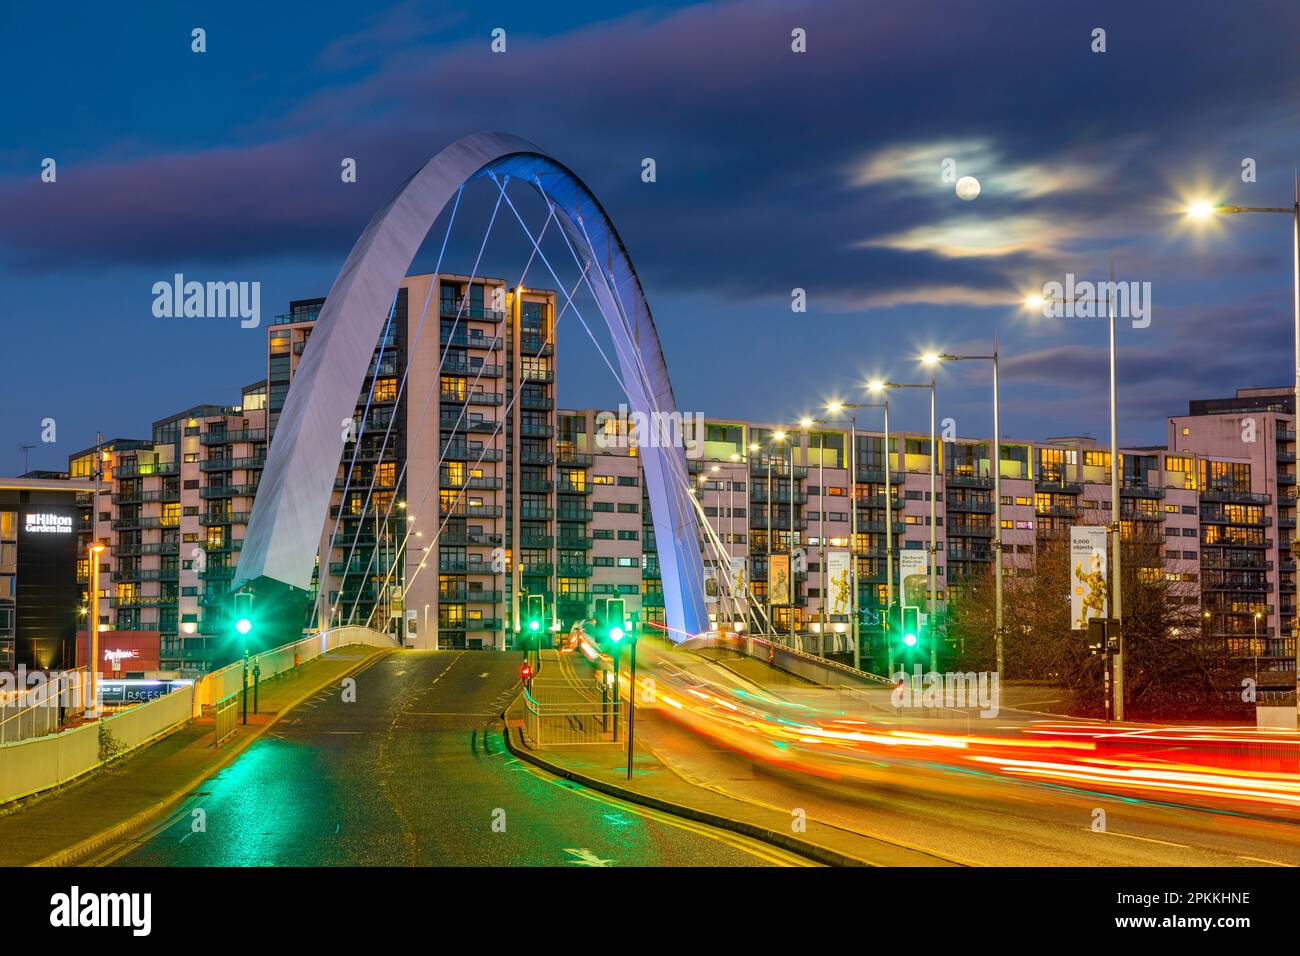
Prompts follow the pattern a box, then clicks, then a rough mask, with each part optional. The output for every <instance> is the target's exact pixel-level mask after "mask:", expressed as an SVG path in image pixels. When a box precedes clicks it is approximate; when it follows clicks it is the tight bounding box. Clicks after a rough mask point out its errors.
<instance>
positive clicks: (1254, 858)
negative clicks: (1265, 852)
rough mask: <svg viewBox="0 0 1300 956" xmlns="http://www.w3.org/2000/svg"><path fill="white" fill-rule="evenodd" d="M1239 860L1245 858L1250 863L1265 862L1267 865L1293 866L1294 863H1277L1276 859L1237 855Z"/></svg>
mask: <svg viewBox="0 0 1300 956" xmlns="http://www.w3.org/2000/svg"><path fill="white" fill-rule="evenodd" d="M1237 859H1239V860H1247V861H1249V862H1251V863H1265V864H1267V865H1269V866H1295V864H1294V863H1279V862H1277V860H1265V859H1262V858H1260V857H1258V856H1238V857H1237Z"/></svg>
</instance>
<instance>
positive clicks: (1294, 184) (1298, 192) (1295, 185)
mask: <svg viewBox="0 0 1300 956" xmlns="http://www.w3.org/2000/svg"><path fill="white" fill-rule="evenodd" d="M1248 212H1260V213H1272V214H1274V215H1283V216H1290V217H1291V312H1292V319H1293V323H1294V327H1295V330H1294V334H1295V400H1296V407H1295V413H1296V414H1295V418H1296V421H1300V175H1296V174H1294V173H1293V174H1292V181H1291V205H1290V206H1238V205H1235V204H1231V203H1211V202H1209V201H1207V200H1199V201H1197V202H1193V203H1192V204H1191V205H1190V206H1188V207H1187V215H1188V217H1189V218H1191V219H1194V220H1200V221H1205V220H1208V219H1210V218H1211V217H1213V216H1214V215H1215V214H1216V213H1224V214H1234V213H1248ZM1291 554H1292V556H1296V555H1300V530H1298V531H1297V532H1296V537H1295V538H1294V539H1293V540H1292V542H1291ZM1291 634H1292V644H1293V645H1294V654H1295V661H1296V666H1295V675H1296V682H1297V683H1296V706H1297V713H1300V627H1297V626H1296V623H1295V622H1293V624H1292V628H1291Z"/></svg>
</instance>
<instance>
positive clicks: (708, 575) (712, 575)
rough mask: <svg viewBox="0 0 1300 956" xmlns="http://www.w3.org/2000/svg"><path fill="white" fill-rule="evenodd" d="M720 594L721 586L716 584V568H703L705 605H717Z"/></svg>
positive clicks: (707, 566)
mask: <svg viewBox="0 0 1300 956" xmlns="http://www.w3.org/2000/svg"><path fill="white" fill-rule="evenodd" d="M720 593H721V585H720V584H719V583H718V568H717V566H716V565H713V564H706V565H705V566H704V602H705V603H706V604H717V603H718V596H719V594H720Z"/></svg>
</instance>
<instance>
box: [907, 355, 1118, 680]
mask: <svg viewBox="0 0 1300 956" xmlns="http://www.w3.org/2000/svg"><path fill="white" fill-rule="evenodd" d="M928 358H929V361H930V363H931V364H934V365H937V364H938V363H939V362H992V363H993V453H992V455H990V458H991V459H992V465H993V574H994V577H996V579H997V580H996V582H995V583H994V589H993V594H994V603H993V608H994V611H993V640H994V644H995V645H996V647H997V675H998V680H999V681H1001V680H1002V665H1003V653H1002V651H1003V648H1002V430H1001V422H1000V420H999V417H998V350H997V349H994V350H993V354H992V355H947V354H939V355H930V356H928ZM1112 465H1113V463H1112Z"/></svg>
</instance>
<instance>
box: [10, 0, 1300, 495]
mask: <svg viewBox="0 0 1300 956" xmlns="http://www.w3.org/2000/svg"><path fill="white" fill-rule="evenodd" d="M196 27H199V28H202V29H204V30H205V31H206V45H207V49H206V52H203V53H196V52H193V50H192V49H191V45H192V35H191V31H192V30H193V29H194V28H196ZM498 28H499V29H502V30H504V31H505V38H506V50H505V52H504V53H494V52H493V51H492V49H491V44H492V32H493V30H495V29H498ZM1098 28H1100V29H1103V30H1104V31H1105V50H1104V52H1095V51H1094V47H1095V46H1096V44H1097V41H1096V40H1095V38H1094V31H1095V30H1097V29H1098ZM1297 28H1300V6H1297V5H1296V4H1294V3H1292V2H1281V0H1246V2H1241V3H1233V4H1187V3H1185V2H1166V0H1149V2H1143V3H1138V4H1135V3H1132V2H1120V3H1112V2H1098V3H1089V4H1078V3H1065V2H1059V0H1049V2H1045V0H998V2H994V3H991V4H981V5H978V6H974V5H972V4H970V3H969V2H968V0H907V2H902V0H899V2H894V0H890V2H881V0H873V2H870V3H863V2H861V0H825V2H791V0H739V2H717V3H692V4H672V3H661V4H655V5H651V6H644V5H638V4H621V5H620V4H611V3H599V4H597V3H585V2H583V3H564V4H538V3H515V2H503V3H496V4H492V5H481V4H469V3H464V4H438V3H428V2H422V3H413V2H399V3H393V4H388V5H383V4H355V3H331V2H327V0H318V2H313V3H297V2H284V3H276V4H267V3H261V4H252V3H242V2H224V3H190V4H185V5H183V9H182V5H178V4H168V3H150V2H140V3H133V4H129V5H119V6H110V5H101V4H89V3H85V4H81V5H76V4H74V5H73V7H72V8H69V9H68V11H67V12H66V15H61V16H59V17H57V18H51V17H50V16H49V14H48V12H47V11H45V10H44V9H42V8H40V7H39V5H32V4H7V5H4V6H2V7H0V51H2V52H3V56H0V88H3V89H5V90H6V91H8V93H9V94H10V95H9V96H8V97H7V101H6V106H5V122H4V130H3V132H2V133H0V322H2V323H3V339H0V382H2V383H3V391H2V392H0V396H2V399H0V400H2V401H3V408H4V410H5V414H3V415H0V474H16V473H18V472H20V471H21V470H22V469H23V467H24V465H23V463H24V460H25V459H24V456H23V455H22V454H21V453H20V452H19V446H20V445H23V444H32V445H35V446H36V447H34V448H32V449H31V450H30V466H31V467H32V468H63V467H66V463H67V456H68V455H69V454H70V453H72V452H75V451H78V450H80V449H82V448H85V447H86V446H87V445H90V444H92V443H93V441H94V434H95V432H96V431H97V430H98V431H102V432H104V433H105V434H106V435H109V436H110V437H114V436H124V437H146V436H147V435H148V433H149V427H150V424H151V422H153V421H154V420H155V419H159V418H162V417H164V416H166V415H168V414H171V413H173V412H176V411H179V410H181V409H184V408H186V407H188V406H190V405H194V404H198V403H202V402H211V403H233V402H236V401H237V400H238V396H239V388H240V387H241V386H243V385H246V384H248V383H250V382H253V381H256V380H258V379H260V378H261V377H263V375H264V374H265V368H264V366H265V335H266V332H265V321H266V320H268V319H269V318H270V316H273V315H274V314H276V313H278V312H284V311H287V306H288V302H289V300H290V299H294V298H303V297H310V296H318V295H324V294H325V293H326V291H328V289H329V287H330V284H331V283H332V282H333V279H334V276H335V275H336V274H337V272H338V269H339V267H340V266H341V264H342V263H343V261H344V259H345V258H346V256H347V254H348V251H349V250H350V248H351V246H352V244H353V242H355V240H356V238H357V236H358V235H359V234H360V232H361V230H362V229H363V228H364V227H365V224H366V222H367V221H368V220H369V219H370V217H371V216H372V215H373V213H374V212H375V210H376V209H378V208H379V207H380V206H381V205H382V204H383V203H385V202H386V201H387V200H388V199H389V198H391V196H392V195H394V194H395V192H396V191H397V190H398V188H399V187H400V186H401V184H402V183H403V182H404V181H405V179H406V178H407V177H409V176H410V175H411V174H412V173H414V172H415V171H416V170H417V169H418V168H419V167H420V166H421V165H423V164H424V163H425V162H426V161H427V160H428V159H429V157H431V156H432V155H434V154H435V153H436V152H437V151H438V150H440V149H441V148H443V147H444V146H446V145H448V144H449V143H451V142H453V141H455V140H456V139H457V138H458V137H460V136H463V135H465V134H467V133H470V132H474V131H478V130H500V131H504V132H510V133H514V134H516V135H519V136H521V137H523V138H525V139H527V140H530V141H532V142H534V143H536V144H538V145H539V146H540V147H542V148H543V149H545V150H546V151H547V152H549V153H550V154H551V155H553V156H555V157H556V158H557V159H559V160H560V161H561V162H563V163H564V164H565V165H567V166H568V167H569V168H570V169H572V170H574V171H575V172H576V173H577V174H578V175H579V176H580V177H581V178H582V179H583V180H584V181H585V182H586V183H587V184H588V185H589V186H590V187H591V189H592V191H593V192H594V193H595V194H596V195H597V196H598V197H599V198H600V200H601V201H602V203H603V204H604V206H605V208H606V210H607V211H608V213H609V215H610V217H611V218H612V220H613V221H614V223H615V225H616V226H617V228H618V230H619V231H620V233H621V234H622V237H623V239H624V242H625V244H626V246H627V248H628V250H629V252H630V254H631V257H632V260H633V262H634V263H635V266H636V269H637V272H638V274H639V275H640V278H641V282H642V285H643V287H644V289H645V291H646V294H647V297H648V299H649V302H650V305H651V308H652V309H653V312H654V315H655V319H656V323H657V325H658V328H659V332H660V337H661V340H662V341H663V345H664V352H665V356H666V358H667V362H668V368H669V371H670V373H671V376H672V379H673V384H674V390H675V393H676V397H677V401H678V405H679V407H680V408H681V409H683V410H684V411H689V412H704V413H705V414H707V415H709V416H711V417H731V416H734V417H745V418H754V419H760V420H765V421H777V422H779V421H794V420H796V419H797V418H799V417H800V416H802V415H805V414H810V413H811V414H816V413H817V411H818V410H819V408H820V407H822V406H823V404H824V403H825V402H826V401H828V400H830V399H841V400H848V401H853V400H861V399H862V397H863V393H862V386H863V383H864V382H866V381H867V380H869V379H871V378H876V377H881V378H888V379H891V380H893V381H923V380H928V372H927V371H925V370H923V369H921V368H920V367H919V366H918V365H917V364H916V361H915V357H916V355H917V354H918V353H920V352H922V351H926V350H931V349H938V350H943V351H947V352H952V353H968V354H984V353H987V352H989V351H990V350H991V349H992V348H994V347H995V344H996V348H997V349H998V350H999V353H1000V355H1001V357H1002V362H1001V372H1002V386H1003V387H1002V405H1003V407H1002V416H1003V434H1004V435H1006V436H1008V437H1011V438H1022V439H1042V438H1047V437H1050V436H1057V435H1080V434H1091V435H1094V436H1096V437H1098V438H1105V437H1106V435H1107V434H1108V431H1107V430H1108V411H1107V389H1106V385H1107V351H1106V328H1105V322H1104V321H1099V320H1097V319H1084V318H1045V317H1043V316H1042V315H1041V314H1040V313H1039V314H1035V313H1032V312H1030V311H1028V310H1026V309H1024V308H1023V307H1022V305H1021V303H1022V300H1023V298H1024V296H1025V295H1026V294H1027V293H1031V292H1035V291H1041V288H1042V285H1043V283H1044V282H1051V281H1056V282H1064V281H1065V277H1066V276H1067V275H1071V274H1072V275H1074V276H1076V277H1077V278H1078V279H1080V280H1082V279H1091V280H1096V279H1101V278H1104V277H1105V275H1106V273H1107V271H1108V269H1109V268H1110V263H1111V262H1112V261H1113V262H1114V267H1115V270H1116V277H1117V279H1119V280H1121V281H1125V282H1136V283H1139V286H1138V288H1149V290H1150V291H1149V297H1150V316H1149V318H1150V322H1149V324H1148V325H1146V326H1145V327H1134V324H1133V323H1132V322H1131V321H1128V320H1121V321H1120V323H1119V330H1118V355H1119V359H1118V369H1119V383H1120V387H1119V422H1120V439H1121V442H1123V443H1125V444H1130V445H1133V444H1150V443H1160V442H1163V441H1164V439H1165V437H1166V427H1167V426H1166V419H1167V417H1168V416H1170V415H1176V414H1183V413H1185V412H1186V410H1187V401H1188V400H1189V399H1192V398H1204V397H1212V396H1222V395H1229V394H1231V393H1232V392H1233V391H1234V390H1235V389H1237V388H1241V387H1255V386H1266V385H1286V384H1288V383H1290V382H1291V381H1292V380H1293V359H1292V356H1293V351H1292V350H1293V348H1294V343H1293V338H1292V317H1291V278H1292V275H1291V248H1290V240H1291V236H1290V228H1289V225H1290V224H1289V222H1288V221H1287V219H1286V218H1285V217H1283V216H1269V215H1250V216H1246V215H1242V216H1226V215H1219V216H1216V217H1214V218H1213V219H1212V221H1210V222H1209V223H1206V224H1203V225H1201V226H1197V227H1193V226H1191V225H1190V224H1189V223H1188V221H1187V220H1186V219H1185V217H1183V216H1182V215H1181V212H1182V210H1183V208H1184V207H1185V205H1186V204H1187V202H1188V201H1189V200H1191V199H1194V198H1201V197H1208V198H1211V199H1216V200H1223V201H1228V202H1235V203H1240V204H1246V205H1256V206H1287V205H1290V203H1291V196H1292V176H1293V168H1294V165H1295V163H1296V162H1297V161H1300V125H1298V124H1297V122H1296V120H1297V117H1296V104H1297V103H1300V95H1298V94H1300V82H1298V81H1300V69H1298V68H1297V60H1296V57H1295V54H1294V42H1293V39H1292V38H1293V37H1294V36H1295V35H1296V31H1297ZM796 29H798V30H802V31H804V35H805V36H806V52H795V51H794V50H792V31H794V30H796ZM47 158H52V159H54V160H55V162H56V167H55V169H56V179H55V181H54V182H43V181H42V164H43V161H44V160H45V159H47ZM343 158H353V159H355V160H356V163H357V181H356V182H355V183H344V182H342V177H341V176H340V163H341V161H342V159H343ZM646 158H651V159H653V160H654V162H655V178H654V181H653V182H645V181H643V175H642V172H643V161H644V160H645V159H646ZM947 159H951V160H952V161H953V162H952V163H951V164H950V166H949V168H950V169H952V170H953V171H954V172H955V175H957V176H973V177H975V178H977V179H978V180H979V182H980V185H981V191H980V193H979V195H978V197H977V198H975V199H973V200H969V201H967V200H963V199H961V198H959V197H958V196H957V194H956V191H955V189H954V185H953V183H952V182H951V179H950V178H949V179H947V180H946V179H945V176H944V169H945V167H944V161H945V160H947ZM1247 160H1251V161H1253V162H1252V163H1251V164H1250V165H1251V166H1253V169H1254V177H1253V179H1254V181H1245V180H1246V179H1250V178H1251V177H1249V176H1246V177H1243V163H1244V162H1245V161H1247ZM490 198H491V197H490V196H488V197H487V198H486V200H485V199H484V197H482V196H478V197H476V198H475V200H474V201H473V202H471V203H470V204H469V205H468V206H467V212H468V211H473V212H475V213H476V214H478V215H479V217H480V219H481V218H483V217H484V216H486V215H487V214H488V213H489V212H490V209H491V205H492V204H491V202H490V201H488V200H490ZM445 218H446V217H445V216H444V217H443V219H444V220H445ZM510 225H513V224H512V223H509V222H503V223H498V224H497V226H494V228H497V227H498V226H499V227H500V228H501V229H504V228H505V227H506V226H510ZM534 225H536V223H535V222H534ZM461 226H462V222H461V220H459V219H458V221H457V224H456V227H457V229H461ZM440 228H441V225H436V226H435V230H434V231H433V232H432V233H431V237H432V236H435V235H439V234H440V233H439V232H438V230H439V229H440ZM477 228H478V231H479V233H480V234H481V232H482V228H483V227H482V225H481V224H480V225H479V226H478V227H477ZM476 235H477V234H476V233H474V230H473V228H466V229H465V231H464V232H463V234H461V233H459V232H458V233H457V235H456V238H455V239H454V240H453V242H452V243H450V244H449V247H448V252H447V254H446V256H447V258H446V259H445V261H444V268H450V269H452V270H453V271H462V272H468V271H470V268H471V266H472V260H473V258H474V255H475V251H476V249H477V248H478V245H479V240H478V238H476ZM521 235H522V234H520V236H521ZM520 236H516V237H515V238H514V240H513V241H511V240H510V239H508V238H506V237H505V236H504V235H503V236H502V237H501V238H500V239H497V238H495V237H494V238H493V241H492V243H491V244H490V245H489V246H487V247H485V248H486V250H487V251H486V254H485V258H484V262H483V267H482V269H481V270H480V271H482V272H485V273H487V274H489V275H507V274H509V275H513V274H514V273H513V272H512V270H516V269H518V268H519V266H520V263H519V255H520V253H519V250H520V249H521V248H523V249H525V250H526V249H527V246H526V245H524V246H521V245H520ZM431 242H432V240H431ZM432 245H434V246H436V245H437V243H436V242H432ZM428 246H430V243H426V247H428ZM434 251H436V249H435V250H434ZM494 257H499V258H494ZM433 261H434V260H433V259H432V258H431V254H430V253H429V252H428V249H427V248H426V250H423V251H422V253H421V255H420V256H417V260H416V263H415V265H416V266H417V267H418V266H421V265H423V266H424V267H425V268H428V267H430V265H431V263H432V262H433ZM529 268H530V269H533V267H532V266H530V267H529ZM175 273H182V274H184V275H185V276H186V277H187V278H191V279H198V280H200V281H207V280H214V281H227V280H233V281H248V282H253V281H256V282H259V283H261V296H262V313H263V320H264V324H263V327H261V328H256V329H246V328H241V327H240V324H239V322H238V321H237V320H233V319H220V318H188V319H186V318H159V317H156V316H155V315H154V314H153V304H154V295H153V293H152V291H151V290H152V288H153V285H154V283H156V282H159V281H170V280H171V277H172V276H173V275H174V274H175ZM549 278H550V276H548V275H547V274H546V273H545V272H544V271H542V270H534V271H530V272H529V274H528V279H529V282H530V284H535V285H545V286H550V287H553V286H554V285H555V283H552V282H549V281H547V280H548V279H549ZM1144 283H1150V285H1149V286H1143V285H1141V284H1144ZM795 289H802V290H804V292H805V294H806V302H807V307H806V311H803V312H795V311H793V310H792V307H791V303H792V294H793V290H795ZM566 321H569V320H566ZM1139 325H1141V323H1139ZM558 338H559V350H558V351H559V355H560V358H559V373H558V380H559V382H560V386H559V388H560V402H561V404H562V405H564V406H566V407H589V406H596V407H611V406H614V405H617V403H618V401H619V392H618V385H617V383H616V382H615V380H614V379H613V377H612V376H611V374H610V373H609V371H608V370H607V369H606V368H605V366H604V364H603V362H602V360H601V358H600V354H599V351H598V350H597V348H596V346H595V345H593V344H592V343H591V342H590V341H589V340H588V338H587V335H586V333H585V332H584V331H583V330H582V328H581V326H578V325H574V324H572V322H571V321H569V324H567V325H564V324H562V325H561V328H560V330H559V333H558ZM597 338H599V332H597ZM939 381H940V391H939V414H940V417H942V418H947V417H950V418H952V419H953V420H954V422H955V424H956V428H957V431H958V433H959V434H961V435H971V436H982V435H987V434H989V433H990V432H991V430H992V422H991V407H990V401H989V398H990V382H989V371H988V368H987V366H986V365H984V364H983V363H974V362H971V363H962V364H960V365H946V366H945V367H944V368H943V369H942V370H941V372H940V379H939ZM894 417H895V421H896V422H897V425H898V427H904V428H913V429H918V430H920V429H923V428H925V427H926V426H927V423H928V401H927V397H926V395H925V394H924V393H923V392H919V391H918V392H913V393H902V394H900V395H898V396H897V397H896V399H895V401H894ZM47 419H53V420H54V422H55V426H56V427H55V429H54V434H53V437H54V438H55V440H54V441H42V437H43V435H42V433H43V431H44V432H45V436H44V437H51V436H50V434H49V429H47V428H44V427H43V422H45V420H47ZM860 422H861V423H862V424H863V425H868V426H869V425H872V424H874V423H873V422H871V421H869V420H868V418H867V414H866V413H864V416H863V419H860Z"/></svg>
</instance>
